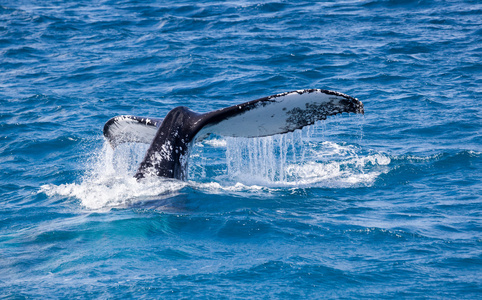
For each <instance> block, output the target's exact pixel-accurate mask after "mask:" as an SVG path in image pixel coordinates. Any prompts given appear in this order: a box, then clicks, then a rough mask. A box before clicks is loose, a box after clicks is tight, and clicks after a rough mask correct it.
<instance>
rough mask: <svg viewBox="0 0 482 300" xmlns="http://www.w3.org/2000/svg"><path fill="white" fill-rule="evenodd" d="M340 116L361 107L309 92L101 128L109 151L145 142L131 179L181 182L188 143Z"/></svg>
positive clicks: (123, 119) (129, 119)
mask: <svg viewBox="0 0 482 300" xmlns="http://www.w3.org/2000/svg"><path fill="white" fill-rule="evenodd" d="M340 113H361V114H363V113H364V108H363V103H362V102H360V101H359V100H358V99H356V98H353V97H350V96H347V95H345V94H342V93H338V92H334V91H328V90H320V89H310V90H300V91H294V92H288V93H282V94H278V95H273V96H269V97H264V98H260V99H257V100H253V101H249V102H246V103H242V104H238V105H234V106H231V107H227V108H223V109H219V110H215V111H212V112H209V113H205V114H198V113H195V112H193V111H190V110H189V109H188V108H186V107H183V106H180V107H176V108H174V109H173V110H171V111H170V112H169V113H168V114H167V115H166V117H165V118H164V120H161V119H153V118H142V117H135V116H118V117H115V118H112V119H110V120H109V121H108V122H107V123H106V124H105V126H104V136H105V137H106V138H107V140H108V141H109V142H110V144H111V145H112V146H114V147H115V146H117V145H119V144H121V143H126V142H137V143H150V146H149V149H148V150H147V153H146V156H145V158H144V160H143V161H142V163H141V165H140V166H139V169H138V170H137V173H136V175H135V177H136V178H138V179H139V178H143V177H146V176H150V175H155V176H161V177H168V178H177V179H185V176H186V174H185V173H186V167H187V160H188V156H189V148H190V145H191V143H192V142H193V141H194V140H196V139H200V138H204V137H206V136H208V135H209V134H217V135H221V136H231V137H263V136H271V135H275V134H282V133H287V132H291V131H294V130H296V129H301V128H303V127H304V126H307V125H311V124H314V123H315V122H316V121H318V120H325V119H326V118H327V117H328V116H332V115H336V114H340Z"/></svg>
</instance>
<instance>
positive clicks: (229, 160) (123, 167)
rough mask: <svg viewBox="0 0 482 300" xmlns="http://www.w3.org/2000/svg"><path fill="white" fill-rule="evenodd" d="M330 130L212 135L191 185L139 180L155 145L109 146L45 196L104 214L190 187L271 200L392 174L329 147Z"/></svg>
mask: <svg viewBox="0 0 482 300" xmlns="http://www.w3.org/2000/svg"><path fill="white" fill-rule="evenodd" d="M325 126H326V125H321V126H320V125H318V126H310V127H307V128H306V129H303V130H298V131H295V132H292V133H288V134H283V135H276V136H271V137H263V138H221V137H211V138H210V139H207V140H204V141H203V142H200V143H197V144H195V145H194V147H193V149H192V152H191V156H190V162H189V169H188V179H189V180H188V181H187V182H184V181H179V180H173V179H164V178H158V177H150V178H145V179H144V180H141V181H137V180H136V179H135V178H134V174H135V172H136V170H137V167H138V166H139V164H140V162H141V161H142V159H143V157H144V155H145V153H146V150H147V148H148V145H145V144H135V143H127V144H122V145H119V146H118V147H116V148H115V149H112V148H111V147H110V146H109V145H108V143H105V144H104V145H103V146H102V148H101V149H99V150H98V151H96V152H95V153H94V154H93V155H92V157H91V159H90V160H89V162H87V163H86V169H87V170H86V172H85V175H84V176H83V177H82V178H81V179H80V183H70V184H62V185H52V184H50V185H44V186H42V188H41V192H44V193H46V194H47V195H50V196H52V195H60V196H65V197H74V198H76V199H79V200H80V203H81V205H82V206H84V207H86V208H88V209H95V210H99V209H110V208H114V207H116V208H118V207H127V206H130V205H132V204H135V203H138V202H145V201H151V200H161V199H169V198H173V197H174V196H177V195H179V194H181V193H182V189H183V188H185V187H189V188H192V189H196V190H201V191H202V192H205V193H212V194H218V193H224V194H229V193H241V194H246V193H248V194H249V193H257V194H266V195H269V194H270V193H272V192H273V191H277V190H280V191H282V190H283V189H285V188H298V187H301V188H312V187H326V188H351V187H359V186H370V185H372V184H373V183H374V182H375V180H376V178H378V177H379V176H380V174H383V173H387V172H388V171H389V167H388V165H389V164H390V162H391V159H390V158H389V157H388V156H386V155H384V154H382V153H378V152H375V151H365V150H363V149H362V147H359V146H357V145H355V144H348V143H346V142H333V141H326V140H325V136H324V135H325V129H326V127H325ZM320 134H321V135H322V137H321V140H325V141H320Z"/></svg>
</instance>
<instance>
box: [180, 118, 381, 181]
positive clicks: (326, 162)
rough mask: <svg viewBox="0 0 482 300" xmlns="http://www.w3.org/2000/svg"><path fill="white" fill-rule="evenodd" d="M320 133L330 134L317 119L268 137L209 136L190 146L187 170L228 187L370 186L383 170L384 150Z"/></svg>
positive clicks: (196, 178)
mask: <svg viewBox="0 0 482 300" xmlns="http://www.w3.org/2000/svg"><path fill="white" fill-rule="evenodd" d="M326 132H328V134H330V131H329V130H328V131H327V130H326V125H325V124H323V123H319V124H317V125H315V126H309V127H306V128H305V129H303V130H297V131H295V132H292V133H287V134H283V135H275V136H270V137H262V138H232V137H228V138H224V139H220V138H219V137H215V138H214V139H213V140H206V141H204V142H203V143H202V144H196V145H195V147H194V151H193V154H192V157H191V162H190V171H189V174H190V177H191V178H193V179H194V180H205V181H206V180H207V181H212V180H213V179H215V181H217V182H220V183H221V184H222V185H223V186H230V187H232V186H234V185H236V184H238V183H241V184H243V185H248V186H254V187H256V186H264V187H270V188H273V187H308V188H309V187H327V188H346V187H359V186H370V185H372V184H373V183H374V182H375V180H376V179H377V178H378V177H379V176H380V175H381V174H383V173H387V172H388V171H389V167H388V165H389V164H390V162H391V159H390V157H388V156H387V155H384V154H382V153H379V152H376V151H371V150H370V151H366V150H364V149H363V148H362V147H360V146H357V145H356V144H348V143H346V142H334V141H326V137H325V133H326ZM320 140H321V141H320ZM322 140H325V141H322Z"/></svg>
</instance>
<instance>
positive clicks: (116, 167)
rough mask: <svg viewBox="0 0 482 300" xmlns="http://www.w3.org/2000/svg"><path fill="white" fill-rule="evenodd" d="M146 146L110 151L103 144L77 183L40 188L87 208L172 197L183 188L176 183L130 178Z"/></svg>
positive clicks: (137, 145) (106, 145) (181, 184)
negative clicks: (76, 201) (75, 201)
mask: <svg viewBox="0 0 482 300" xmlns="http://www.w3.org/2000/svg"><path fill="white" fill-rule="evenodd" d="M145 150H146V146H145V145H140V144H128V145H121V146H119V147H117V148H116V150H113V149H112V148H111V147H110V146H109V145H108V144H107V143H105V144H104V146H103V147H102V149H101V150H100V151H99V152H98V153H96V154H95V155H93V158H92V160H91V162H89V163H87V165H88V169H89V170H87V171H86V174H85V175H84V176H83V178H82V180H81V182H80V183H69V184H61V185H58V186H57V185H52V184H49V185H44V186H42V187H41V191H42V192H44V193H46V194H47V195H50V196H52V195H60V196H66V197H75V198H77V199H79V200H80V202H81V205H82V206H84V207H86V208H89V209H105V208H107V209H108V208H112V207H125V206H129V205H131V204H133V203H135V202H137V201H146V200H151V199H161V198H164V197H172V196H173V195H176V194H177V193H178V192H179V190H181V189H182V188H183V187H185V186H186V183H185V182H182V181H179V180H165V179H162V178H148V179H146V180H142V181H137V180H136V179H135V178H134V177H133V175H134V173H135V171H136V169H137V166H138V165H139V162H140V160H141V159H142V157H143V155H144V154H145Z"/></svg>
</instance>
